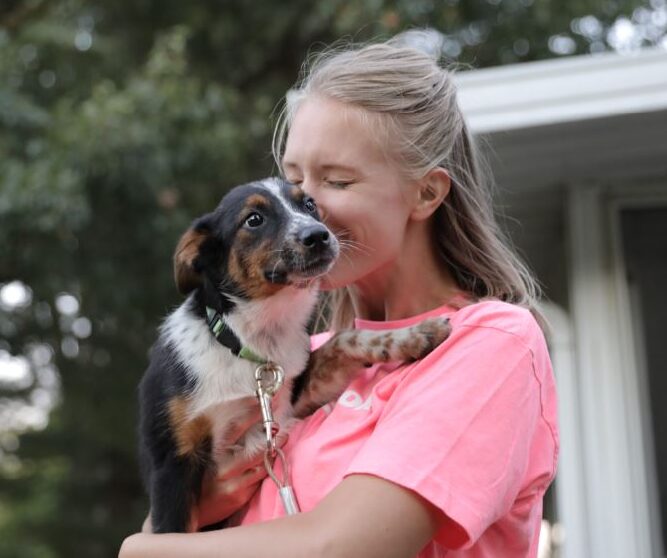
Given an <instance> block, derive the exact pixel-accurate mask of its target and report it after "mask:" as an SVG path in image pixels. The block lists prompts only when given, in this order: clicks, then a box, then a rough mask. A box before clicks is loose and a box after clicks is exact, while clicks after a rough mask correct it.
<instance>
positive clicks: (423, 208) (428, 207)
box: [410, 167, 452, 221]
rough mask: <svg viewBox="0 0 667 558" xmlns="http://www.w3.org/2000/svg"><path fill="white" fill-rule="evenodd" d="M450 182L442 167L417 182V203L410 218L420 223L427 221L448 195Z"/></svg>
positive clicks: (431, 171)
mask: <svg viewBox="0 0 667 558" xmlns="http://www.w3.org/2000/svg"><path fill="white" fill-rule="evenodd" d="M451 186H452V180H451V178H450V177H449V173H448V172H447V171H446V170H445V169H443V168H442V167H436V168H434V169H432V170H430V171H429V172H428V173H426V175H424V177H423V178H422V179H421V180H419V181H418V182H417V187H418V192H417V196H418V199H417V203H416V205H415V206H414V208H413V210H412V213H411V214H410V216H411V217H412V218H413V219H415V220H417V221H422V220H424V219H428V218H429V217H430V216H431V215H433V213H434V212H435V210H436V209H438V207H440V205H441V204H442V202H443V201H444V200H445V198H446V197H447V196H448V195H449V190H450V189H451Z"/></svg>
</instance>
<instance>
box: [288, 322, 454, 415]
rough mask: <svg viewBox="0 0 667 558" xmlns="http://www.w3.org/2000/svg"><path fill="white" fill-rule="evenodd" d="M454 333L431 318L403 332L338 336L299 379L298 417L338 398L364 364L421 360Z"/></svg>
mask: <svg viewBox="0 0 667 558" xmlns="http://www.w3.org/2000/svg"><path fill="white" fill-rule="evenodd" d="M450 332H451V326H450V325H449V320H448V319H445V318H429V319H427V320H424V321H423V322H420V323H418V324H416V325H414V326H410V327H406V328H402V329H393V330H383V331H370V330H349V331H342V332H339V333H337V334H335V335H334V336H333V337H332V338H331V339H329V341H327V342H326V343H325V344H324V345H322V346H321V347H320V348H319V349H317V350H316V351H313V352H312V353H311V355H310V359H309V361H308V367H307V368H306V370H305V372H304V373H303V374H302V375H301V376H299V377H298V378H297V379H296V380H295V388H294V392H293V396H292V403H293V405H294V410H295V414H296V416H297V417H304V416H306V415H308V414H310V413H312V412H313V411H314V410H316V409H318V408H319V407H321V406H322V405H324V404H325V403H328V402H329V401H332V400H334V399H335V398H337V397H338V396H339V395H340V394H341V393H342V392H343V391H344V389H345V387H346V386H347V385H348V384H349V383H350V381H351V380H352V378H353V377H354V375H355V374H356V373H357V372H358V371H359V369H360V368H361V367H363V366H364V365H371V364H375V363H378V362H392V361H401V362H410V361H414V360H418V359H420V358H423V357H425V356H426V355H427V354H428V353H430V352H431V351H432V350H433V349H435V347H437V346H438V345H440V343H442V342H443V341H444V340H445V339H447V337H448V336H449V334H450Z"/></svg>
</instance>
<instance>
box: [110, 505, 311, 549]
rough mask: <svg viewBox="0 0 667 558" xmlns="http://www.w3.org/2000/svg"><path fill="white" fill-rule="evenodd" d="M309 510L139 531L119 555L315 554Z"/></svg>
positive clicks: (125, 544)
mask: <svg viewBox="0 0 667 558" xmlns="http://www.w3.org/2000/svg"><path fill="white" fill-rule="evenodd" d="M319 542H320V541H319V537H318V536H317V530H316V525H315V523H314V522H313V521H312V520H311V516H310V514H308V513H302V514H299V515H296V516H291V517H286V518H283V519H277V520H275V521H270V522H265V523H257V524H254V525H248V526H244V527H242V528H239V527H233V528H229V529H223V530H221V531H210V532H206V533H188V534H180V533H169V534H164V535H152V534H145V533H138V534H136V535H132V536H131V537H128V538H127V539H125V541H124V542H123V546H122V548H121V550H120V554H119V558H182V557H183V556H188V558H225V557H227V556H229V557H233V558H256V557H257V556H272V557H275V558H282V557H285V558H299V557H302V556H303V557H304V558H315V557H317V556H319V555H320V552H319V550H318V548H319Z"/></svg>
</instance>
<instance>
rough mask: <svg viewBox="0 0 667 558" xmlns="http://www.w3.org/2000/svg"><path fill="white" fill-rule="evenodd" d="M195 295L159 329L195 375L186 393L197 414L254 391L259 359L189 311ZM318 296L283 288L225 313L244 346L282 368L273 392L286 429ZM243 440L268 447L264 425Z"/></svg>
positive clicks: (250, 448) (251, 446) (253, 447)
mask: <svg viewBox="0 0 667 558" xmlns="http://www.w3.org/2000/svg"><path fill="white" fill-rule="evenodd" d="M192 296H193V295H190V297H189V298H188V299H187V300H186V301H185V302H184V303H183V304H181V306H179V307H178V308H177V309H176V310H175V311H174V312H173V313H172V314H170V315H169V316H168V317H167V319H166V320H165V322H164V324H163V325H162V327H161V332H162V335H163V336H164V338H165V339H166V341H167V343H168V344H169V345H170V346H171V347H172V348H173V349H174V350H175V352H176V354H177V355H178V359H179V361H180V362H181V363H182V364H183V365H184V366H185V367H186V370H187V375H188V376H189V378H190V379H191V380H194V381H193V384H194V385H195V388H194V390H193V392H192V393H190V394H189V395H188V402H189V405H188V414H189V415H190V417H192V418H194V417H195V416H197V415H199V414H201V413H202V412H203V411H204V410H205V409H207V408H208V407H210V406H211V405H214V404H217V403H221V402H224V401H229V400H232V399H238V398H241V397H248V396H253V395H255V387H256V386H255V369H256V368H257V364H255V363H253V362H250V361H248V360H245V359H242V358H238V357H235V356H234V355H233V354H232V353H231V351H230V350H229V349H227V348H226V347H223V346H222V345H221V344H220V343H218V342H217V341H216V340H215V339H214V337H213V335H212V334H211V333H210V331H209V329H208V325H207V324H206V322H205V321H204V320H203V319H202V318H201V317H198V316H196V315H194V314H193V313H192V312H191V311H190V310H189V307H190V300H191V297H192ZM316 301H317V291H316V290H315V289H297V288H296V287H285V288H284V289H282V290H281V291H279V292H278V293H276V294H275V295H273V296H271V297H268V298H266V299H263V300H261V301H244V300H235V301H234V302H235V303H236V305H237V306H236V308H235V309H234V311H233V312H231V313H230V314H229V315H227V316H225V317H224V318H223V319H224V320H225V321H226V322H227V324H228V325H229V326H230V327H231V329H233V331H234V332H235V333H236V335H237V336H238V337H239V339H240V341H241V343H242V344H243V345H245V346H248V347H249V348H250V349H252V350H253V351H254V352H255V353H256V354H258V355H260V356H262V357H264V358H266V359H268V360H271V361H273V362H276V363H277V364H279V365H280V366H282V367H283V369H284V371H285V385H284V386H283V387H282V389H281V390H280V391H279V392H278V393H277V394H276V395H275V396H274V397H275V399H274V415H275V418H276V420H277V421H278V423H279V424H281V425H282V426H283V427H284V428H285V427H287V423H288V422H289V420H290V419H291V410H292V409H291V405H290V404H289V398H290V394H291V390H292V380H293V378H294V377H295V376H297V375H298V374H299V373H301V372H302V371H303V369H304V368H305V366H306V363H307V361H308V355H309V352H310V340H309V337H308V333H307V331H306V325H307V321H308V318H309V317H310V314H311V312H312V310H313V307H314V305H315V303H316ZM244 445H245V446H246V451H247V453H248V454H253V453H256V452H257V451H259V450H260V449H261V448H263V447H264V438H263V433H262V431H261V427H258V428H257V429H253V430H252V431H251V432H249V433H248V437H247V439H246V440H245V442H244Z"/></svg>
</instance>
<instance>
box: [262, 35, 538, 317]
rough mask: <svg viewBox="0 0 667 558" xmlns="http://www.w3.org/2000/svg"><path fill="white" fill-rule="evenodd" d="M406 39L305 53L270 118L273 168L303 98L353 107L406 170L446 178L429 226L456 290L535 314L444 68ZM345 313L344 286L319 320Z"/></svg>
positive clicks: (534, 294) (533, 296)
mask: <svg viewBox="0 0 667 558" xmlns="http://www.w3.org/2000/svg"><path fill="white" fill-rule="evenodd" d="M413 36H414V33H413ZM406 38H407V35H405V34H403V35H398V36H397V37H394V38H393V39H391V40H389V41H386V42H383V43H376V44H368V45H345V46H342V47H341V46H337V47H334V48H329V49H327V50H325V51H324V52H320V53H318V54H316V55H313V56H312V57H310V59H309V60H307V61H306V63H305V64H304V67H303V68H302V73H301V76H300V79H299V81H298V83H297V85H296V86H295V88H294V89H292V90H290V91H289V92H288V94H287V96H286V102H285V105H284V107H283V109H282V111H281V112H280V115H279V117H278V122H277V125H276V128H275V131H274V137H273V155H274V158H275V160H276V163H277V164H278V166H279V168H280V169H281V171H282V166H281V160H282V155H283V152H284V148H285V142H286V140H287V134H288V132H289V127H290V124H291V122H292V120H293V117H294V114H295V112H296V110H297V109H298V107H299V105H300V103H301V102H302V100H303V99H305V98H306V97H308V96H312V95H319V96H324V97H327V98H330V99H333V100H337V101H340V102H342V103H346V104H349V105H351V106H354V107H357V108H361V109H363V111H362V112H364V113H365V114H367V115H368V117H369V118H368V122H369V125H373V126H374V128H373V131H374V133H377V134H380V136H379V137H380V138H381V140H380V141H384V142H385V145H386V146H387V148H389V149H391V150H392V156H393V159H394V160H395V161H397V165H398V167H399V168H400V169H401V172H403V173H404V174H405V175H406V176H407V177H411V178H421V177H423V176H424V175H425V174H426V173H427V172H429V171H430V170H432V169H433V168H436V167H442V168H444V169H446V170H447V172H448V174H449V175H450V177H451V180H452V185H451V190H450V192H449V195H448V196H447V198H446V199H445V200H444V202H443V204H442V205H441V206H440V207H439V208H438V210H437V211H436V213H435V216H434V219H433V225H434V234H435V239H436V245H437V249H438V255H439V257H440V258H441V260H442V262H443V263H444V264H445V265H446V266H447V268H448V269H449V271H450V272H451V274H452V276H453V278H454V280H455V281H456V283H457V285H458V287H459V288H460V289H461V290H463V291H464V292H466V293H467V294H468V295H469V296H470V297H471V298H473V299H477V300H481V299H486V298H497V299H499V300H503V301H506V302H510V303H513V304H518V305H521V306H524V307H527V308H529V309H530V310H531V311H533V312H534V313H535V314H536V315H537V316H538V317H539V312H538V311H537V307H536V304H537V299H538V297H539V294H540V293H539V287H538V285H537V283H536V281H535V279H534V278H533V275H532V273H531V272H530V271H529V269H528V268H527V267H526V265H525V264H524V263H523V262H522V261H521V260H520V259H519V257H518V256H517V255H516V254H515V252H514V251H513V250H512V248H511V246H510V244H509V242H508V240H507V238H506V237H505V235H504V234H503V232H502V231H501V230H500V228H499V227H498V224H497V222H496V219H495V217H494V213H493V205H492V199H491V186H492V181H491V178H490V173H488V172H486V171H485V172H482V167H481V165H482V162H483V160H482V158H481V155H480V153H479V151H478V148H477V146H476V144H475V141H474V140H473V138H472V137H471V135H470V134H469V132H468V129H467V126H466V123H465V121H464V118H463V114H462V113H461V110H460V108H459V106H458V103H457V98H456V88H455V86H454V82H453V79H452V76H453V70H452V69H446V68H442V67H440V65H439V63H438V56H437V55H436V56H434V55H432V54H430V53H427V52H424V51H423V50H421V49H418V48H415V47H413V46H410V44H409V41H407V40H406ZM484 169H486V167H484ZM443 302H444V301H443ZM353 317H354V313H353V311H352V304H351V300H350V296H349V293H348V292H347V289H345V288H343V289H339V290H338V291H335V292H334V293H332V295H331V296H330V300H329V312H328V318H329V320H328V322H329V323H328V324H327V325H328V326H329V327H330V328H332V329H336V330H337V329H342V328H345V327H350V325H351V322H352V319H353Z"/></svg>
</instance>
